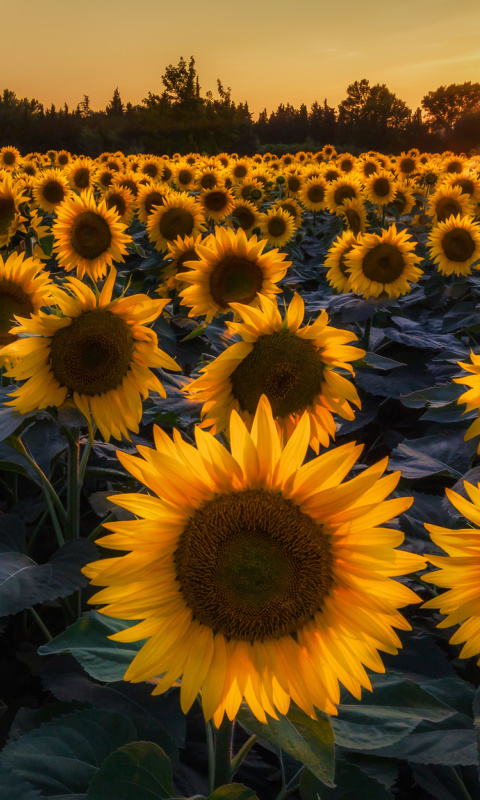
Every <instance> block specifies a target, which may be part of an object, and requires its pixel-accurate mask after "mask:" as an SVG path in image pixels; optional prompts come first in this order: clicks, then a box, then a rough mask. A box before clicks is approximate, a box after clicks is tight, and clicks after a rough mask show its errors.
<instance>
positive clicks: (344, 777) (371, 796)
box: [300, 759, 393, 800]
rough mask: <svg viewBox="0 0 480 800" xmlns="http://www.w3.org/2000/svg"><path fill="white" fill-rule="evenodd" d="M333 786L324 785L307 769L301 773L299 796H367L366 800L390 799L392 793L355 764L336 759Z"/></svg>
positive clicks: (334, 799)
mask: <svg viewBox="0 0 480 800" xmlns="http://www.w3.org/2000/svg"><path fill="white" fill-rule="evenodd" d="M335 783H336V784H337V785H336V786H335V787H331V788H330V787H325V786H324V785H323V784H322V783H320V781H319V780H318V779H317V778H316V777H315V775H313V773H311V772H310V771H309V770H308V769H306V770H304V771H303V773H302V778H301V781H300V797H301V798H302V800H317V799H318V798H319V797H321V798H322V800H324V799H325V800H341V798H342V797H368V800H391V798H393V795H392V794H391V793H390V792H389V791H388V789H386V788H385V786H383V785H382V784H381V783H380V782H379V781H377V780H376V779H375V778H373V777H371V776H370V775H367V774H366V773H365V772H363V771H362V770H361V769H360V768H359V767H357V766H356V765H355V764H349V763H348V762H347V761H343V760H342V759H337V761H336V763H335Z"/></svg>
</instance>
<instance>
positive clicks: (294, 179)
mask: <svg viewBox="0 0 480 800" xmlns="http://www.w3.org/2000/svg"><path fill="white" fill-rule="evenodd" d="M284 177H285V185H284V189H285V194H286V196H287V197H298V194H299V192H300V190H301V189H302V186H303V176H302V174H301V172H300V171H298V170H295V171H292V172H286V173H285V175H284Z"/></svg>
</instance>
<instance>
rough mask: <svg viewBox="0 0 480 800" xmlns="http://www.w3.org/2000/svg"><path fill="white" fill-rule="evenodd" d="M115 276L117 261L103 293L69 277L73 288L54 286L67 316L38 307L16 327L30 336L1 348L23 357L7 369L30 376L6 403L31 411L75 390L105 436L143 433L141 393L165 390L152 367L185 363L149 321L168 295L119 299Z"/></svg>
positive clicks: (60, 400)
mask: <svg viewBox="0 0 480 800" xmlns="http://www.w3.org/2000/svg"><path fill="white" fill-rule="evenodd" d="M115 276H116V271H115V270H114V269H113V268H112V269H111V270H110V274H109V276H108V278H107V280H106V281H105V284H104V286H103V288H102V291H101V292H98V296H96V295H95V293H94V292H93V291H92V290H91V289H89V288H88V287H87V286H85V284H83V283H82V282H81V281H79V280H77V279H76V278H70V279H69V280H68V281H67V283H66V287H67V290H68V291H66V292H65V291H62V290H60V289H57V290H56V291H55V302H56V303H57V305H58V307H59V309H60V311H61V314H60V315H57V314H51V313H50V314H45V313H43V312H42V311H39V312H38V314H35V315H33V316H32V317H31V319H29V320H26V319H22V324H21V325H19V326H17V327H15V328H13V329H12V330H11V333H12V334H17V333H20V334H24V337H23V338H19V339H17V340H16V341H15V342H13V343H12V344H9V345H7V346H6V347H5V348H3V350H1V351H0V353H1V355H2V356H6V357H7V358H9V359H15V360H16V359H19V360H18V361H14V363H13V365H12V367H11V369H10V370H9V371H8V372H7V373H6V374H8V375H9V376H10V377H13V378H15V379H17V380H22V381H23V380H24V381H25V383H24V384H23V385H22V386H20V387H19V388H18V389H17V390H16V391H15V392H13V393H12V394H11V396H12V397H14V398H15V399H14V400H11V401H9V402H8V403H6V405H11V406H15V407H16V408H17V410H18V411H19V412H20V413H21V414H25V413H27V412H29V411H33V410H34V409H36V408H46V407H47V406H59V405H61V404H62V403H63V402H64V400H65V399H66V398H67V396H71V397H72V398H73V400H74V402H75V404H76V405H77V406H78V408H79V409H80V411H81V412H82V413H83V414H84V415H85V417H86V418H87V420H90V415H91V417H92V418H93V421H94V422H95V424H96V425H98V427H99V429H100V432H101V433H102V435H103V437H104V438H105V439H106V441H108V440H109V439H110V437H111V436H113V437H114V438H115V439H120V438H121V437H122V435H123V436H125V437H126V438H127V439H129V438H130V437H129V433H128V431H133V432H134V433H138V424H139V422H140V420H141V418H142V400H141V396H143V399H145V398H146V397H148V393H149V390H151V391H154V392H158V393H159V394H160V395H161V396H162V397H165V396H166V392H165V389H164V388H163V386H162V384H161V383H160V381H159V379H158V378H157V376H156V375H155V374H154V373H153V372H152V371H151V370H150V367H163V368H166V369H172V370H179V369H180V367H179V366H178V365H177V364H176V363H175V361H173V360H172V359H171V358H170V356H168V355H167V354H166V353H164V352H163V351H162V350H160V349H159V348H158V346H157V335H156V333H155V332H154V331H152V330H151V328H147V327H146V325H145V323H147V322H151V321H152V320H154V319H156V318H157V317H158V316H159V314H161V312H162V310H163V308H164V306H165V305H166V304H167V303H168V302H169V300H168V298H167V299H165V300H151V299H150V298H149V297H147V295H142V294H140V295H131V296H130V297H120V298H118V299H117V300H112V292H113V287H114V283H115Z"/></svg>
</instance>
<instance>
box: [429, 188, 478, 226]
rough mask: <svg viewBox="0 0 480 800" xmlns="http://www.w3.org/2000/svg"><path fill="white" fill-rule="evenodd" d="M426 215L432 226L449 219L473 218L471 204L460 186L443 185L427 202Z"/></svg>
mask: <svg viewBox="0 0 480 800" xmlns="http://www.w3.org/2000/svg"><path fill="white" fill-rule="evenodd" d="M426 213H427V214H429V215H430V216H431V217H433V224H434V225H436V224H437V223H438V222H445V220H447V219H448V218H449V217H452V216H453V217H456V216H457V215H458V214H460V215H461V216H462V217H465V216H472V217H473V203H472V201H471V200H470V197H469V195H468V194H464V193H463V192H462V188H461V186H449V185H447V184H443V185H442V186H440V187H439V188H438V189H437V191H436V192H435V194H434V195H432V197H431V198H430V200H429V201H428V205H427V209H426Z"/></svg>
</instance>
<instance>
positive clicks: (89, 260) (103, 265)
mask: <svg viewBox="0 0 480 800" xmlns="http://www.w3.org/2000/svg"><path fill="white" fill-rule="evenodd" d="M126 229H127V226H126V225H124V224H123V223H122V222H120V221H119V217H118V214H117V212H116V211H115V209H113V208H110V209H108V208H107V206H106V204H105V201H104V200H101V201H100V202H99V203H98V205H97V202H96V200H95V197H94V196H93V194H92V192H90V191H85V192H82V193H81V194H80V196H77V195H73V196H72V197H70V198H67V200H65V201H64V203H63V204H62V206H61V207H59V208H58V211H57V219H56V220H55V222H54V223H53V226H52V233H53V235H54V237H55V244H54V246H53V250H54V252H55V253H56V254H57V259H58V263H59V265H60V266H61V267H63V268H64V269H65V270H67V272H69V271H70V270H72V269H74V268H75V267H76V269H77V278H83V276H84V274H85V272H87V274H88V275H90V277H91V278H93V280H95V281H96V280H98V279H99V278H103V277H104V276H105V274H106V272H107V267H108V266H111V264H112V262H113V261H123V256H124V255H125V253H126V252H127V248H126V245H127V244H128V243H129V242H131V236H128V235H127V234H126V233H125V231H126Z"/></svg>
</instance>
